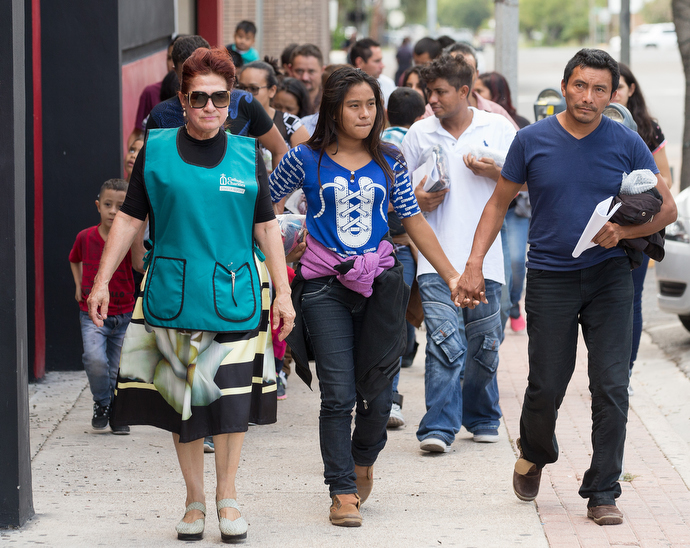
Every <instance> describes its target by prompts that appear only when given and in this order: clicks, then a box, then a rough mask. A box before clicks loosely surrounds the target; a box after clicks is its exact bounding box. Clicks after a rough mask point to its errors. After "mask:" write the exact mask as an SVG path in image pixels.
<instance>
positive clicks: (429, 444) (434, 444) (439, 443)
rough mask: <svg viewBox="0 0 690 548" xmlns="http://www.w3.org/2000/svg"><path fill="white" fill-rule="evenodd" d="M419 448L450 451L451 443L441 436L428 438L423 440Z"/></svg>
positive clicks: (443, 451)
mask: <svg viewBox="0 0 690 548" xmlns="http://www.w3.org/2000/svg"><path fill="white" fill-rule="evenodd" d="M419 448H420V449H421V450H422V451H428V452H429V453H448V451H450V445H448V444H447V443H446V442H445V441H443V440H442V439H439V438H426V439H424V440H422V441H421V443H420V444H419Z"/></svg>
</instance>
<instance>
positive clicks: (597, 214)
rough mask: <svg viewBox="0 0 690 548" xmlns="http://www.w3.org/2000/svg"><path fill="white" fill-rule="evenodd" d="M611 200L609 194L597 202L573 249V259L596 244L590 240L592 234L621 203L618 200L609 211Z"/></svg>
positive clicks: (594, 234)
mask: <svg viewBox="0 0 690 548" xmlns="http://www.w3.org/2000/svg"><path fill="white" fill-rule="evenodd" d="M612 201H613V196H611V197H610V198H606V200H604V201H603V202H599V203H598V204H597V207H595V208H594V211H593V212H592V216H591V217H590V218H589V222H588V223H587V226H586V227H585V229H584V231H583V232H582V236H580V240H579V241H578V242H577V245H576V246H575V249H574V250H573V257H574V258H575V259H577V258H578V257H579V256H580V255H582V252H583V251H585V250H587V249H589V248H590V247H594V246H595V245H597V244H595V243H594V242H593V241H592V238H594V236H596V235H597V233H598V232H599V231H600V230H601V228H602V227H603V226H604V225H605V224H606V223H607V222H608V220H609V219H610V218H611V217H612V216H613V214H614V213H615V212H616V211H617V210H618V208H619V207H620V206H621V203H620V202H618V203H617V204H616V205H615V206H613V208H611V211H609V208H610V207H611V202H612Z"/></svg>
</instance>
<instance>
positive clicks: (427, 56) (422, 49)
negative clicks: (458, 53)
mask: <svg viewBox="0 0 690 548" xmlns="http://www.w3.org/2000/svg"><path fill="white" fill-rule="evenodd" d="M441 51H442V48H441V44H439V43H438V40H434V39H433V38H429V37H428V36H426V37H424V38H422V39H421V40H419V41H418V42H417V43H416V44H415V45H414V49H413V50H412V58H413V59H414V64H415V65H426V64H429V63H431V61H433V60H434V59H436V58H437V57H438V56H439V55H441Z"/></svg>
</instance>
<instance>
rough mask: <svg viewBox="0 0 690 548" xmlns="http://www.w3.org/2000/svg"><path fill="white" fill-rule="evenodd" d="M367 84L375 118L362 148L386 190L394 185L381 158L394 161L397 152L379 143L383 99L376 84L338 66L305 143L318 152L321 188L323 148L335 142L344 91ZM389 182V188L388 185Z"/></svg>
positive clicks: (392, 177) (391, 172)
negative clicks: (314, 127) (374, 103)
mask: <svg viewBox="0 0 690 548" xmlns="http://www.w3.org/2000/svg"><path fill="white" fill-rule="evenodd" d="M363 83H364V84H368V85H369V87H371V89H372V91H373V92H374V98H375V100H376V116H375V118H374V124H373V127H372V128H371V131H370V132H369V135H368V136H367V137H366V138H365V139H364V140H363V144H364V148H365V149H366V151H367V152H368V153H369V154H371V157H372V158H373V159H374V161H375V162H376V163H377V164H378V165H379V167H380V168H381V169H382V170H383V172H384V174H385V176H386V187H387V188H389V189H390V188H391V187H392V185H393V183H394V182H395V174H394V173H393V170H392V169H391V167H390V165H388V162H387V161H386V159H385V158H384V155H387V156H390V157H391V158H394V159H396V160H398V156H399V154H396V152H397V149H395V147H393V146H391V145H388V144H387V143H384V142H382V141H381V132H382V131H383V128H384V120H385V113H384V107H383V96H382V94H381V88H380V87H379V83H378V82H377V81H376V80H375V79H374V78H373V77H371V76H369V75H368V74H367V73H366V72H364V71H362V70H360V69H357V68H354V67H342V68H339V69H338V70H335V71H334V72H333V74H331V75H330V76H329V77H328V80H326V83H325V85H324V87H323V95H322V97H321V106H320V108H319V120H318V122H317V123H316V129H315V130H314V134H313V135H312V136H311V138H310V139H309V140H308V141H307V143H306V145H307V146H308V147H309V148H311V149H312V150H314V151H318V152H319V163H318V167H317V173H318V174H319V175H318V178H319V185H321V175H320V171H321V159H322V158H323V155H324V153H325V152H326V148H327V147H329V146H330V145H332V144H333V143H335V144H336V145H337V143H338V130H339V125H340V120H341V118H342V111H343V103H344V102H345V96H346V95H347V92H348V91H349V90H350V88H352V87H353V86H356V85H358V84H363ZM388 183H390V185H389V184H388Z"/></svg>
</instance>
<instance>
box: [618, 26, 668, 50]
mask: <svg viewBox="0 0 690 548" xmlns="http://www.w3.org/2000/svg"><path fill="white" fill-rule="evenodd" d="M609 44H610V45H611V48H612V49H616V50H618V49H620V47H621V37H620V36H614V37H613V38H611V40H610V41H609ZM630 47H631V48H660V49H665V48H673V47H678V37H677V36H676V26H675V25H674V24H673V23H657V24H654V25H640V26H639V27H637V28H636V29H635V30H634V31H632V32H631V33H630Z"/></svg>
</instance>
